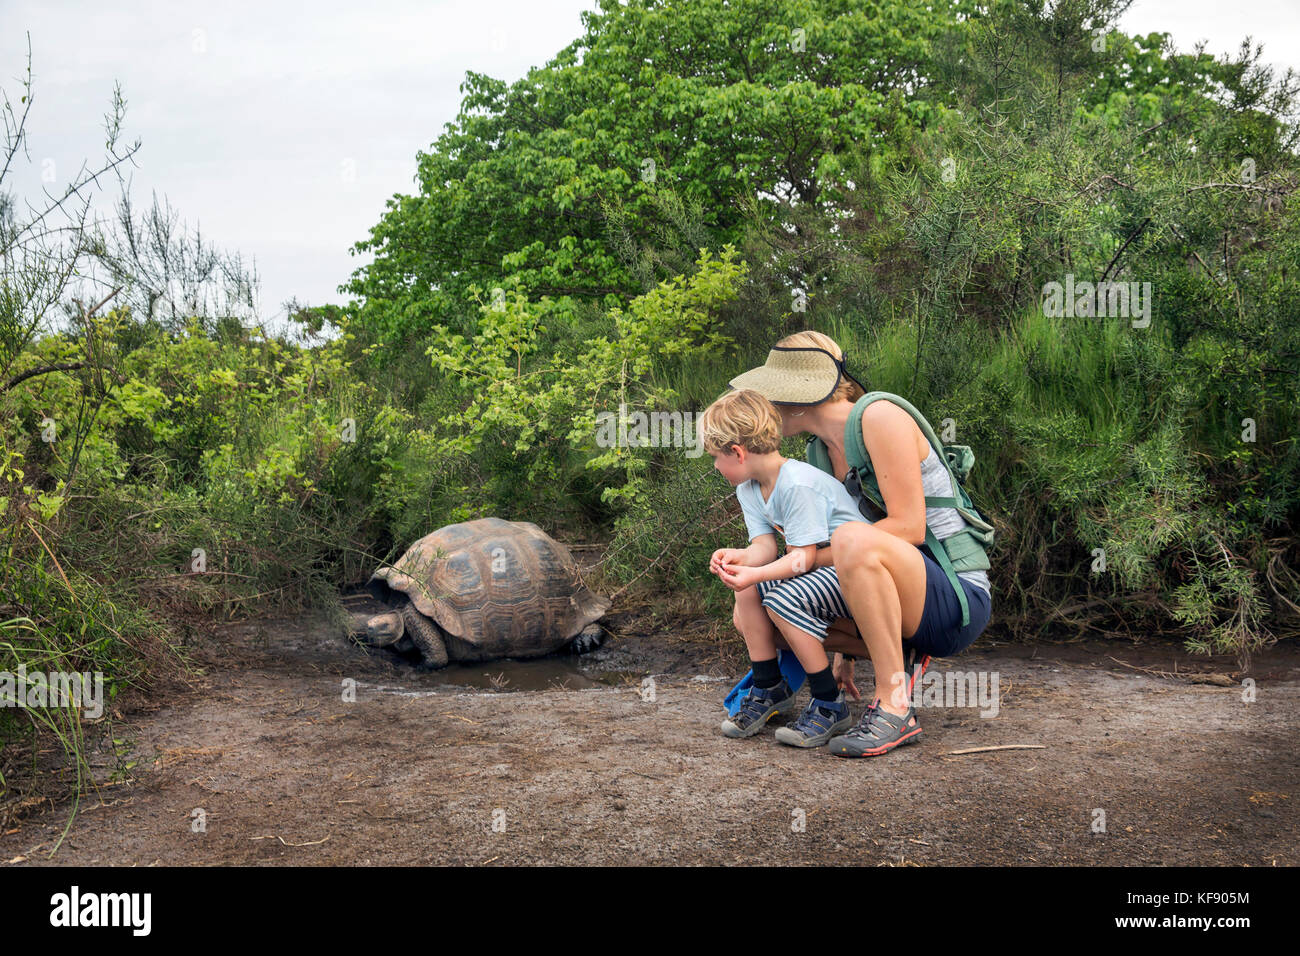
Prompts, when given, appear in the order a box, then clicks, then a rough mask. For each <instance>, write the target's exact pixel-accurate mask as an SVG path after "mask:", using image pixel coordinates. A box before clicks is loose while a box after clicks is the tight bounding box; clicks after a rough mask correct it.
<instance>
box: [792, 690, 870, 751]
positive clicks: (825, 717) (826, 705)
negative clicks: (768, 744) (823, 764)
mask: <svg viewBox="0 0 1300 956" xmlns="http://www.w3.org/2000/svg"><path fill="white" fill-rule="evenodd" d="M852 726H853V715H852V714H851V713H850V712H849V705H848V704H846V703H845V702H844V694H843V692H841V693H840V694H839V696H837V697H836V698H835V700H818V699H817V698H815V697H814V698H813V699H812V700H810V701H808V706H807V707H805V708H804V711H803V713H802V714H800V715H799V719H798V720H796V721H795V722H794V723H793V724H791V725H789V726H788V727H778V728H777V730H776V739H777V740H779V741H781V743H783V744H789V745H790V746H791V747H820V746H821V745H822V744H824V743H826V741H828V740H830V739H831V738H832V737H834V736H835V735H836V734H838V733H839V732H840V731H841V730H847V729H848V728H850V727H852Z"/></svg>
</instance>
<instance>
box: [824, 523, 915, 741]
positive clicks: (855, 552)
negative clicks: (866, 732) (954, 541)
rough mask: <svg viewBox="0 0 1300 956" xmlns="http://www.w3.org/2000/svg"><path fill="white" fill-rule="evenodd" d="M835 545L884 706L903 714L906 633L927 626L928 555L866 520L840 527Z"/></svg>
mask: <svg viewBox="0 0 1300 956" xmlns="http://www.w3.org/2000/svg"><path fill="white" fill-rule="evenodd" d="M831 550H832V555H833V557H834V559H835V573H836V575H837V576H838V577H839V580H840V590H841V592H842V593H843V594H844V601H845V603H846V604H848V606H849V610H850V611H852V612H853V620H854V621H855V622H856V624H857V625H858V632H859V633H860V634H861V635H862V640H863V643H865V645H866V649H867V655H868V656H869V657H870V658H871V664H872V666H873V667H874V668H875V671H876V696H877V697H878V698H879V699H880V707H881V709H882V710H886V711H888V712H889V713H891V714H894V715H896V716H902V715H903V714H906V713H907V709H908V702H907V699H906V686H907V676H906V674H905V673H904V672H903V638H904V637H911V636H912V635H913V634H915V633H916V629H917V628H918V627H920V625H921V612H922V611H923V610H924V609H925V559H924V558H923V557H922V556H921V552H920V550H919V549H918V548H917V547H916V546H915V545H911V544H908V543H907V542H906V541H904V540H903V539H902V538H898V537H895V536H894V535H892V534H890V533H889V532H887V531H879V530H877V529H875V528H873V527H872V526H871V525H869V524H867V523H865V522H861V521H849V522H845V523H844V524H842V525H840V526H839V527H838V528H836V529H835V531H834V532H833V533H832V534H831ZM850 653H851V652H850Z"/></svg>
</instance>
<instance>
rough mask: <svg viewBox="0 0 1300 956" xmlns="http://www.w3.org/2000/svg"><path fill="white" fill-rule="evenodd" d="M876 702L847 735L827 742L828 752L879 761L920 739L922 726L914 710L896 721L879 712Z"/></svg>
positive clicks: (840, 755) (896, 716) (910, 708)
mask: <svg viewBox="0 0 1300 956" xmlns="http://www.w3.org/2000/svg"><path fill="white" fill-rule="evenodd" d="M879 704H880V701H879V700H876V701H875V702H873V703H872V704H871V706H870V707H868V708H867V709H866V710H865V711H864V712H863V714H862V718H861V719H860V720H859V721H858V725H857V726H856V727H854V728H853V729H852V730H850V731H849V732H848V733H847V734H843V735H842V736H839V737H836V738H835V739H834V740H832V741H831V742H830V751H831V753H833V754H835V756H837V757H878V756H879V755H880V754H883V753H888V752H889V751H891V750H893V749H894V748H895V747H898V746H900V745H902V744H910V743H914V742H915V741H916V738H917V737H919V736H921V725H920V724H919V723H918V722H917V720H916V709H915V708H913V707H908V708H907V714H906V715H905V716H903V717H899V716H898V715H896V714H891V713H889V711H887V710H882V709H881V708H880V706H879Z"/></svg>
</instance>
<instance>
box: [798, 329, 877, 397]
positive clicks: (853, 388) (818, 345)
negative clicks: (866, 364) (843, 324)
mask: <svg viewBox="0 0 1300 956" xmlns="http://www.w3.org/2000/svg"><path fill="white" fill-rule="evenodd" d="M776 344H777V345H779V346H781V347H782V348H794V349H813V348H815V349H825V350H826V351H827V352H830V353H831V355H833V356H835V357H836V358H837V359H838V358H844V352H843V351H842V350H841V349H840V347H839V346H838V345H836V344H835V340H834V339H833V338H831V337H830V336H829V335H826V334H824V333H822V332H814V331H812V330H811V329H809V330H807V331H805V332H796V333H794V335H787V336H786V337H785V338H783V339H782V340H781V341H779V342H777V343H776ZM865 394H866V393H865V392H863V391H862V389H860V388H859V387H858V383H857V382H855V381H853V380H852V379H849V378H845V377H843V376H841V377H840V383H839V384H838V385H836V386H835V391H834V392H832V393H831V394H830V396H829V397H827V399H826V401H828V402H835V401H839V400H840V399H844V400H845V401H848V402H856V401H857V400H858V399H859V398H861V397H862V396H863V395H865Z"/></svg>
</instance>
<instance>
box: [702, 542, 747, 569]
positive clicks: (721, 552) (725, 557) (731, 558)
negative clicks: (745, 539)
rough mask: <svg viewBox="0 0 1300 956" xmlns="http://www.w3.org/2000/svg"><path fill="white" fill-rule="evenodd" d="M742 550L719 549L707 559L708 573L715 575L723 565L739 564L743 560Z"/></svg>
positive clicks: (743, 550) (743, 552) (743, 553)
mask: <svg viewBox="0 0 1300 956" xmlns="http://www.w3.org/2000/svg"><path fill="white" fill-rule="evenodd" d="M745 553H746V551H745V549H744V548H719V549H718V550H717V551H714V552H713V557H711V558H710V559H709V571H710V572H712V573H713V574H717V573H718V572H719V571H720V570H721V569H722V566H723V565H724V564H741V563H742V562H743V561H744V559H745Z"/></svg>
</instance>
